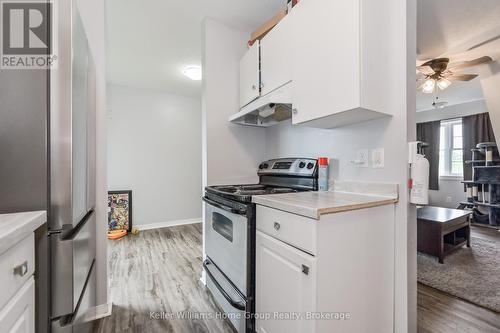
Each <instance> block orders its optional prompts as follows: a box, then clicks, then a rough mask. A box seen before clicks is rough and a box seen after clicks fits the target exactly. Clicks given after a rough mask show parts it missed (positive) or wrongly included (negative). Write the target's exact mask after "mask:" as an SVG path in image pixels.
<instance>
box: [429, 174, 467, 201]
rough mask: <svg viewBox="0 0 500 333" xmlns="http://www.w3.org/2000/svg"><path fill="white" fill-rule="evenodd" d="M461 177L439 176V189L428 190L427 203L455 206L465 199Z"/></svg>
mask: <svg viewBox="0 0 500 333" xmlns="http://www.w3.org/2000/svg"><path fill="white" fill-rule="evenodd" d="M461 181H462V180H461V179H455V178H440V179H439V191H429V204H430V205H432V206H438V207H446V208H457V207H458V204H459V203H460V202H461V201H465V200H466V194H465V192H464V185H463V184H462V182H461Z"/></svg>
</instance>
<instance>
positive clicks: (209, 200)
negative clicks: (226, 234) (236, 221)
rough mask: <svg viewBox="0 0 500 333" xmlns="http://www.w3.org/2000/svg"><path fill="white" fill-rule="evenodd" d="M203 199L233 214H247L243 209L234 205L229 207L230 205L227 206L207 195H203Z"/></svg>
mask: <svg viewBox="0 0 500 333" xmlns="http://www.w3.org/2000/svg"><path fill="white" fill-rule="evenodd" d="M201 199H202V200H203V201H205V202H206V203H207V204H209V205H211V206H214V207H217V208H220V209H222V210H225V211H226V212H230V213H233V214H238V215H245V213H244V212H242V211H241V210H239V209H237V208H233V207H229V206H226V205H222V204H220V203H218V202H215V201H213V200H211V199H209V198H207V197H202V198H201Z"/></svg>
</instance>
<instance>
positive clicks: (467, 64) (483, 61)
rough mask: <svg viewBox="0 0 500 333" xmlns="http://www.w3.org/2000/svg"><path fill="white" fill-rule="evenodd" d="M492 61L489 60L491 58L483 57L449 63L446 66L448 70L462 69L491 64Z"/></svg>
mask: <svg viewBox="0 0 500 333" xmlns="http://www.w3.org/2000/svg"><path fill="white" fill-rule="evenodd" d="M492 60H493V59H491V57H488V56H484V57H481V58H477V59H474V60H469V61H461V62H456V63H451V64H450V65H449V66H448V69H462V68H468V67H474V66H477V65H481V64H486V63H488V62H491V61H492Z"/></svg>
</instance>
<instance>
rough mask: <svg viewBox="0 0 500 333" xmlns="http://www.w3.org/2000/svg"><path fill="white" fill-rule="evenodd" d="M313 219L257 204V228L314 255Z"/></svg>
mask: <svg viewBox="0 0 500 333" xmlns="http://www.w3.org/2000/svg"><path fill="white" fill-rule="evenodd" d="M317 222H318V221H316V220H314V219H310V218H307V217H303V216H300V215H295V214H291V213H287V212H284V211H281V210H278V209H273V208H269V207H266V206H261V205H257V230H260V231H262V232H263V233H265V234H267V235H269V236H272V237H275V238H277V239H279V240H281V241H283V242H285V243H287V244H290V245H292V246H295V247H297V248H299V249H301V250H303V251H306V252H308V253H310V254H313V255H316V227H317V225H316V224H317Z"/></svg>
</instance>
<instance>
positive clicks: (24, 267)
mask: <svg viewBox="0 0 500 333" xmlns="http://www.w3.org/2000/svg"><path fill="white" fill-rule="evenodd" d="M26 273H28V262H27V261H25V262H23V263H22V264H21V265H19V266H16V267H14V275H19V276H25V275H26Z"/></svg>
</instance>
